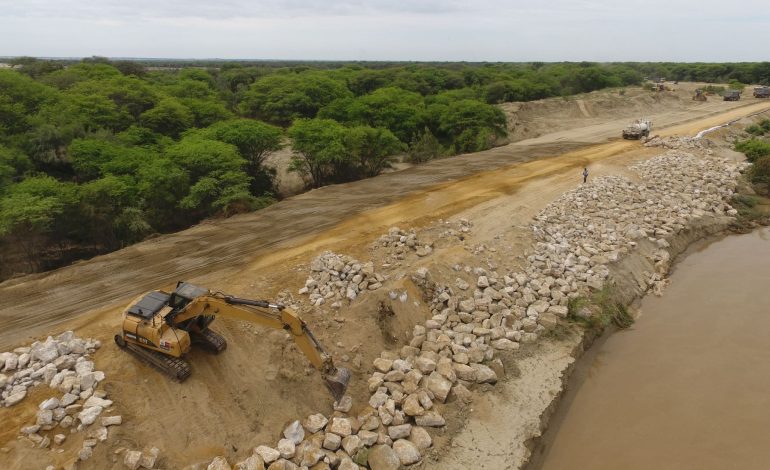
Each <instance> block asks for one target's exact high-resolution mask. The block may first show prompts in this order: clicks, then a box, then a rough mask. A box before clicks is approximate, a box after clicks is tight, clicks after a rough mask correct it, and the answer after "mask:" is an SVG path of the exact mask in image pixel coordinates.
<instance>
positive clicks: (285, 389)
mask: <svg viewBox="0 0 770 470" xmlns="http://www.w3.org/2000/svg"><path fill="white" fill-rule="evenodd" d="M754 106H758V105H754ZM762 106H767V105H764V104H763V105H762ZM745 111H746V110H745V109H733V111H731V112H732V113H735V114H740V113H742V112H745ZM672 119H673V118H672ZM723 119H726V117H725V116H724V115H720V116H716V117H711V118H708V119H706V120H705V121H707V122H701V123H698V124H690V125H688V126H689V127H692V128H693V129H697V128H700V127H705V126H707V125H709V123H710V122H715V123H720V122H722V120H723ZM616 125H617V124H616ZM685 128H687V126H685ZM576 133H577V132H576ZM552 145H553V144H552ZM569 147H571V145H570V144H561V143H560V144H556V145H555V147H552V148H562V149H563V148H569ZM533 148H534V149H541V150H542V149H543V148H545V147H538V146H535V147H532V146H528V145H519V146H516V145H512V146H510V147H509V148H507V149H506V148H503V149H494V150H493V151H490V152H486V153H484V154H480V155H469V156H464V157H459V159H457V160H451V161H450V160H447V161H445V162H440V163H442V164H443V166H442V165H438V164H435V165H426V166H425V167H424V168H423V167H420V168H416V169H413V171H408V172H404V173H403V174H400V175H395V176H386V177H383V178H375V179H373V180H371V181H370V182H359V183H358V184H355V185H341V186H338V187H332V188H328V189H326V188H325V189H324V190H319V191H314V192H311V193H308V194H307V195H303V196H300V197H298V198H293V199H292V200H291V201H290V202H291V204H284V205H283V206H281V207H282V208H283V209H286V210H287V212H286V213H280V212H281V211H279V208H278V207H277V208H275V209H273V212H270V211H267V212H264V211H263V213H260V214H252V215H248V216H242V217H238V218H233V219H229V220H227V221H216V222H214V223H211V224H206V225H202V226H200V227H196V228H194V229H191V230H189V231H186V232H183V233H181V234H177V235H175V236H170V237H163V238H161V239H159V240H155V241H152V242H150V243H144V244H140V245H137V246H136V247H132V248H129V249H127V250H123V251H121V252H118V253H116V254H113V255H108V256H105V257H100V258H97V259H95V260H93V261H90V262H87V263H82V264H81V265H77V266H73V267H71V268H67V269H64V270H59V271H57V272H54V273H51V274H50V275H48V276H38V277H33V278H27V279H23V280H17V281H15V282H13V283H8V284H5V285H3V286H0V290H2V291H3V293H4V294H7V295H4V296H3V297H2V299H3V300H1V301H0V302H2V303H0V308H1V310H0V318H1V320H0V321H2V322H3V323H2V324H3V327H4V328H3V334H4V336H2V337H1V339H2V340H3V341H5V344H19V343H21V342H23V341H24V337H26V336H28V335H37V334H40V333H42V332H52V333H53V332H54V330H61V329H66V328H76V329H77V330H78V333H79V334H80V335H82V336H92V337H96V338H97V339H101V340H102V341H103V342H104V344H105V346H104V348H102V349H101V350H100V351H99V352H98V353H97V354H96V356H95V361H96V366H97V368H99V369H100V370H104V371H106V372H107V386H105V388H106V389H107V392H108V393H109V396H110V397H111V399H114V400H115V402H116V403H118V404H119V406H120V409H121V412H122V414H123V416H124V418H125V424H124V425H123V426H121V429H120V430H118V431H116V432H115V434H114V436H113V438H112V439H114V440H113V441H111V447H107V446H105V447H100V448H99V450H98V451H96V452H95V454H94V457H93V458H94V462H111V461H112V457H111V455H112V454H111V453H112V452H113V451H114V450H117V448H118V447H130V448H136V447H141V446H143V445H147V444H149V443H154V444H155V445H157V446H158V447H161V448H162V449H163V452H164V454H163V455H164V460H162V462H163V463H164V465H166V466H167V467H168V468H176V467H179V466H183V465H185V464H187V463H191V462H195V461H202V460H205V459H210V458H212V457H213V456H215V455H217V454H221V455H225V456H227V457H228V458H230V459H232V460H235V459H240V458H243V457H244V456H246V455H248V454H249V453H250V449H251V447H253V446H254V445H257V444H263V443H266V442H268V443H272V441H274V440H275V438H276V436H277V433H278V431H279V430H280V429H282V426H283V425H284V424H285V423H287V422H288V421H290V420H292V419H296V418H301V417H302V416H305V415H307V414H310V413H312V412H322V413H324V414H329V413H331V403H330V400H329V398H328V396H327V394H326V391H325V390H324V389H323V388H322V386H321V385H320V379H319V377H318V375H317V374H316V372H315V371H313V370H312V369H311V368H310V367H309V366H308V364H307V361H306V360H305V358H304V357H303V356H302V355H301V354H300V353H299V352H298V351H297V350H296V348H294V347H293V346H291V345H290V344H287V342H286V338H285V336H283V334H282V333H280V332H278V333H276V332H270V331H267V330H264V329H262V328H257V327H253V326H248V325H245V324H241V323H238V322H230V321H227V320H221V321H218V325H219V326H217V327H216V328H217V329H219V330H220V331H221V332H222V333H223V334H224V335H225V336H226V338H227V339H228V341H229V343H230V347H229V348H228V350H227V351H226V352H225V353H224V354H223V355H221V356H208V355H205V354H203V353H198V352H194V353H193V354H192V355H191V357H190V360H191V362H193V364H194V372H193V376H192V378H191V379H189V380H188V382H186V383H185V384H175V383H170V382H168V381H166V380H165V379H164V378H163V377H160V376H158V375H157V374H155V373H154V372H153V371H152V370H150V369H148V368H146V367H144V366H142V365H140V364H137V363H136V362H135V361H133V360H132V359H131V358H130V357H129V356H126V355H124V354H123V353H121V352H120V351H119V350H117V349H115V348H114V346H112V345H111V344H110V338H111V336H112V334H113V333H114V331H115V330H116V329H117V327H118V323H119V316H118V311H119V308H120V306H122V303H123V300H124V299H125V298H126V296H133V295H135V294H136V292H138V291H141V290H145V289H149V288H153V287H158V286H159V285H158V284H159V283H160V284H162V285H165V287H168V284H171V283H173V282H174V281H176V280H179V279H180V278H187V279H188V280H193V281H195V282H197V283H199V284H201V285H206V286H209V287H211V288H213V289H221V290H225V291H227V292H231V293H234V294H239V295H242V296H245V297H252V298H254V297H256V298H265V297H268V298H276V297H279V294H281V292H282V291H284V290H287V291H288V292H284V295H283V296H282V298H283V299H284V300H285V301H286V302H288V303H289V304H296V305H298V307H299V309H300V310H301V312H302V314H303V316H305V318H306V320H307V321H308V323H309V324H310V326H311V328H312V329H313V331H314V332H315V333H316V335H317V336H318V337H319V339H320V340H321V342H322V343H323V344H324V345H325V346H326V347H327V349H328V350H329V351H330V352H331V353H332V354H333V355H334V357H335V358H338V359H339V361H340V363H341V364H343V365H346V366H348V367H350V368H351V369H352V370H353V371H354V381H353V384H352V388H351V395H352V396H353V397H354V398H355V403H356V405H355V406H354V408H353V413H357V412H359V411H360V410H361V409H362V408H363V407H364V404H365V403H366V401H367V396H368V393H369V389H368V385H367V383H366V382H365V381H364V380H363V377H366V376H368V374H369V373H371V371H372V366H371V364H372V361H373V359H374V358H376V357H378V356H379V355H380V353H381V352H382V351H383V350H389V349H390V350H393V349H398V348H399V347H400V346H401V345H402V344H403V343H404V342H405V341H407V339H408V338H409V335H410V331H411V328H410V326H411V325H414V324H415V323H418V322H419V321H422V320H424V319H426V318H427V317H428V316H429V315H431V314H432V312H431V311H430V304H429V302H428V300H426V299H425V298H424V294H423V292H422V289H421V288H419V287H416V286H415V285H414V283H413V282H412V281H411V280H410V279H411V275H412V273H413V272H414V270H415V269H416V268H417V267H420V266H424V267H427V268H428V269H429V270H430V272H431V274H432V275H433V276H435V277H436V278H437V279H444V280H446V282H448V283H454V282H455V280H456V279H457V278H463V279H465V282H467V283H469V284H471V285H475V282H476V281H475V277H476V276H474V275H473V274H471V273H472V269H471V268H472V267H477V266H479V264H481V265H482V266H485V269H490V270H499V271H501V272H512V271H515V270H517V269H520V268H521V266H523V265H524V264H525V262H526V255H527V254H529V250H531V248H530V247H531V245H532V235H531V231H530V229H529V226H528V224H529V223H530V221H531V220H532V217H533V216H534V215H536V214H537V212H538V211H539V210H540V209H542V208H543V207H544V206H545V204H546V203H547V202H549V201H551V200H553V199H556V198H557V197H558V196H559V195H560V194H561V193H563V192H564V191H566V190H568V189H570V188H573V187H574V186H575V185H576V184H577V183H578V181H579V170H578V169H579V168H582V166H584V165H590V168H591V178H594V177H596V176H601V175H608V174H618V173H620V174H629V171H628V170H627V168H626V167H627V164H628V163H629V162H633V161H637V160H639V159H644V158H648V157H650V156H652V155H653V154H655V153H656V151H655V150H651V149H645V148H639V147H638V144H637V143H627V142H612V143H609V144H605V145H601V146H597V147H593V148H590V149H587V150H578V151H573V152H568V153H566V154H564V155H560V156H558V157H554V158H550V159H542V160H536V161H527V162H526V163H522V164H517V165H508V166H506V163H511V160H512V159H513V160H515V158H512V156H513V155H521V157H522V159H527V158H532V156H531V155H528V152H531V151H532V150H533ZM547 154H548V153H547V152H544V155H547ZM437 163H439V162H437ZM485 169H492V170H493V171H487V172H481V173H477V174H472V175H468V172H478V171H480V170H485ZM434 170H435V171H436V172H437V173H436V174H431V172H432V171H434ZM453 178H459V180H457V181H452V179H453ZM438 181H443V183H441V184H436V182H438ZM397 183H403V184H402V185H399V184H397ZM420 188H422V189H423V190H419V189H420ZM425 188H428V189H427V190H425ZM397 198H400V199H397ZM388 201H389V202H390V203H389V204H386V202H388ZM282 204H283V203H282ZM460 216H462V217H465V218H467V219H469V220H471V221H472V222H473V227H472V229H471V230H470V232H468V233H464V232H461V231H459V226H458V225H457V223H458V221H457V217H460ZM447 219H451V220H452V222H451V223H450V225H447V224H446V222H447ZM340 221H342V222H340ZM276 222H280V223H278V224H276ZM393 225H399V226H401V227H402V228H408V227H423V229H421V230H419V231H418V232H419V233H418V235H419V238H421V239H422V240H425V241H426V243H432V251H431V253H430V254H429V255H427V256H420V255H418V254H417V252H416V251H413V250H406V251H404V252H401V253H399V252H397V251H394V248H392V247H388V246H382V245H379V244H376V243H374V242H375V241H376V240H377V239H378V237H379V236H380V235H382V234H385V233H387V232H388V228H389V227H390V226H393ZM450 229H451V230H452V231H453V232H450ZM323 249H331V250H334V251H337V252H340V253H345V254H348V255H351V256H353V257H355V258H357V259H358V260H361V261H366V260H371V261H372V262H373V264H374V266H375V271H376V272H379V273H381V274H383V275H385V276H387V278H388V279H387V282H386V283H385V285H384V286H383V287H382V290H374V291H372V292H371V293H368V294H367V295H365V296H361V298H358V299H356V301H355V302H353V303H352V304H350V305H349V306H348V305H345V307H344V308H341V309H340V310H339V311H338V312H335V311H333V310H329V309H328V308H320V309H317V308H313V307H310V306H309V305H308V304H307V302H306V301H305V302H300V301H299V300H300V299H302V297H300V296H299V294H297V290H298V289H299V288H300V287H302V285H303V283H304V281H305V279H306V277H307V275H308V268H309V266H308V264H309V262H310V260H312V259H313V256H314V255H315V254H317V253H318V252H319V251H321V250H323ZM480 260H481V261H480ZM455 266H460V267H461V268H462V272H460V271H456V270H455V269H454V267H455ZM465 267H468V269H470V270H471V271H469V272H466V270H465ZM190 278H192V279H190ZM43 292H45V294H44V295H43V294H42V293H43ZM391 292H393V293H395V294H396V298H398V299H400V298H401V296H402V295H403V294H405V295H406V296H405V299H407V300H406V301H404V302H401V301H400V300H398V301H394V299H393V298H392V296H391ZM291 297H294V299H292V298H291ZM383 305H385V306H391V307H390V308H384V309H383V308H381V307H382V306H383ZM89 307H99V308H97V309H96V310H94V311H93V312H91V313H86V314H84V313H83V312H84V311H85V310H87V309H88V308H89ZM327 307H328V305H327ZM6 327H7V328H6ZM509 364H511V371H513V366H512V364H513V363H509ZM520 368H522V370H523V368H524V365H521V366H520ZM479 388H480V389H482V390H483V388H484V386H481V387H479ZM34 402H35V400H30V402H29V403H28V404H27V405H24V406H22V407H19V408H9V409H2V410H0V418H2V419H3V420H5V421H4V422H19V423H23V422H26V421H29V420H34V411H35V407H36V404H37V403H34ZM28 405H29V406H28ZM17 406H18V405H17ZM475 406H476V405H474V407H475ZM479 406H480V405H479ZM452 413H453V412H451V411H448V412H447V413H446V415H447V418H448V419H449V420H450V422H451V418H452ZM148 417H152V419H149V418H148ZM474 419H475V418H474ZM452 426H453V425H450V426H449V431H450V433H451V431H452V429H453V428H452ZM170 429H171V430H172V431H171V432H170V431H169V430H170ZM434 438H435V439H436V448H437V449H441V450H442V451H443V450H444V449H445V447H444V445H445V444H444V443H442V438H441V433H439V434H438V435H436V436H434ZM68 445H71V446H75V445H78V443H75V442H74V441H73V443H72V444H68ZM17 451H19V450H18V449H16V448H14V451H13V452H17ZM19 452H20V453H18V454H14V453H12V454H10V457H9V458H11V459H12V460H11V461H10V462H11V465H10V466H11V468H13V467H14V466H16V467H18V468H22V467H20V465H24V464H28V463H29V462H35V463H40V464H41V465H43V466H44V464H45V460H46V459H47V457H46V456H43V457H40V454H34V453H32V452H21V451H19ZM34 452H37V451H34ZM6 456H8V454H6ZM0 458H3V459H4V458H5V457H0ZM232 460H231V461H232ZM116 468H119V465H118V466H117V467H116Z"/></svg>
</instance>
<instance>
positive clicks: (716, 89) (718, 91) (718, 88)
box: [703, 85, 725, 95]
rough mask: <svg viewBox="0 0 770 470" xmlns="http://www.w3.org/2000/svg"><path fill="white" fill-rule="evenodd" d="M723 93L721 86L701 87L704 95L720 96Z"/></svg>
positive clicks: (723, 89) (723, 88)
mask: <svg viewBox="0 0 770 470" xmlns="http://www.w3.org/2000/svg"><path fill="white" fill-rule="evenodd" d="M724 91H725V87H723V86H717V85H706V86H704V87H703V92H704V93H714V94H717V95H721V94H722V93H723V92H724Z"/></svg>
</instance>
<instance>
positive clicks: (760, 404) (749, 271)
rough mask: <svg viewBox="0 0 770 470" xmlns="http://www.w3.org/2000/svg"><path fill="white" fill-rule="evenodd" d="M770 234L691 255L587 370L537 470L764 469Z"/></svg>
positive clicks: (703, 246) (589, 360)
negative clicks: (665, 287) (660, 293)
mask: <svg viewBox="0 0 770 470" xmlns="http://www.w3.org/2000/svg"><path fill="white" fill-rule="evenodd" d="M768 254H770V230H769V229H767V228H762V229H757V230H755V231H754V232H752V233H750V234H745V235H737V236H730V237H726V238H721V239H719V240H715V241H714V240H711V241H710V242H699V243H696V244H694V245H693V248H692V249H691V250H689V251H688V253H687V256H686V257H684V258H683V259H682V261H681V262H680V263H678V264H677V266H676V269H675V270H674V271H673V272H672V275H671V280H672V286H671V287H670V289H668V290H667V292H666V295H665V296H663V297H661V298H658V297H654V296H648V297H645V298H644V299H643V300H642V302H641V305H640V307H639V309H640V312H641V315H640V317H639V319H638V322H637V324H636V325H635V327H634V328H633V329H632V330H630V331H627V332H623V333H622V334H620V335H612V336H610V337H608V338H604V341H602V344H600V345H596V346H595V347H594V348H593V349H592V351H591V353H589V355H587V356H586V357H585V358H583V359H582V360H581V361H580V365H579V366H578V368H577V372H576V373H575V374H574V375H573V378H572V379H570V390H569V392H568V393H567V396H566V397H565V399H564V401H563V402H562V405H560V411H559V412H558V413H557V416H556V417H555V419H554V420H553V421H552V428H551V429H549V431H548V432H547V433H546V436H545V437H544V439H543V440H542V442H543V443H544V445H541V446H540V448H539V450H541V451H542V454H541V455H538V458H536V459H533V464H532V465H531V466H530V467H529V468H533V469H541V468H542V469H545V470H548V469H560V470H562V469H564V470H570V469H579V468H592V469H614V468H626V469H629V470H635V469H645V468H652V467H655V468H661V469H676V468H702V469H722V468H742V469H761V468H765V467H766V462H767V460H768V458H770V455H768V453H767V451H766V450H767V449H766V446H764V445H763V442H764V435H765V432H764V431H765V429H767V425H768V424H769V423H770V413H767V406H766V402H767V394H766V393H765V391H766V390H767V387H768V383H767V382H768V381H767V377H768V376H770V374H768V372H770V369H769V367H768V360H767V359H768V356H767V352H766V349H767V348H766V337H765V334H764V332H766V331H767V323H768V320H767V315H766V312H767V309H768V308H770V300H768V298H767V296H763V295H761V294H760V292H763V290H764V289H766V287H767V281H768V280H770V268H769V267H768V264H767V262H766V260H767V255H768Z"/></svg>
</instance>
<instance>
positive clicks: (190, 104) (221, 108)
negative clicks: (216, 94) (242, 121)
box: [179, 98, 233, 127]
mask: <svg viewBox="0 0 770 470" xmlns="http://www.w3.org/2000/svg"><path fill="white" fill-rule="evenodd" d="M179 101H180V102H181V103H182V104H183V105H184V106H186V107H187V109H189V110H190V111H191V112H192V114H193V125H194V126H195V127H207V126H210V125H212V124H214V123H215V122H219V121H224V120H226V119H230V118H232V117H233V113H231V112H230V111H229V110H228V109H227V108H226V107H225V105H223V104H222V103H219V102H217V101H216V100H214V99H197V98H181V99H180V100H179Z"/></svg>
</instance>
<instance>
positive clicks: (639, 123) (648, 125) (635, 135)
mask: <svg viewBox="0 0 770 470" xmlns="http://www.w3.org/2000/svg"><path fill="white" fill-rule="evenodd" d="M651 130H652V121H650V120H649V119H637V120H636V121H634V122H632V123H631V124H629V125H628V126H627V127H626V128H625V129H623V138H624V139H631V140H638V139H641V138H642V137H649V136H650V131H651Z"/></svg>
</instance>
